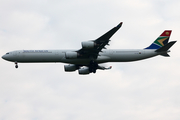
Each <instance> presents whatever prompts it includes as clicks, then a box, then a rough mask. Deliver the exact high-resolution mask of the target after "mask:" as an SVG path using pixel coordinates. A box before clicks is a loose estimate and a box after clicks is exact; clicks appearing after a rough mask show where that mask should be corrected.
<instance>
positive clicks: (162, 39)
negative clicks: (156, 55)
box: [145, 30, 172, 49]
mask: <svg viewBox="0 0 180 120" xmlns="http://www.w3.org/2000/svg"><path fill="white" fill-rule="evenodd" d="M171 32H172V31H171V30H165V31H164V32H163V33H162V34H161V35H160V36H159V37H158V38H157V39H156V40H155V41H154V42H153V43H152V44H151V45H150V46H149V47H147V48H145V49H159V48H161V47H163V46H164V45H166V44H167V43H168V41H169V37H170V35H171Z"/></svg>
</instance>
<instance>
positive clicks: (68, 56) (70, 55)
mask: <svg viewBox="0 0 180 120" xmlns="http://www.w3.org/2000/svg"><path fill="white" fill-rule="evenodd" d="M77 56H78V53H77V52H66V53H65V57H66V59H75V58H77Z"/></svg>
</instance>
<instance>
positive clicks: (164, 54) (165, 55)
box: [161, 53, 170, 57]
mask: <svg viewBox="0 0 180 120" xmlns="http://www.w3.org/2000/svg"><path fill="white" fill-rule="evenodd" d="M161 55H162V56H164V57H170V55H168V54H167V53H162V54H161Z"/></svg>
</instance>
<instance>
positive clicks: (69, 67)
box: [64, 64, 78, 72]
mask: <svg viewBox="0 0 180 120" xmlns="http://www.w3.org/2000/svg"><path fill="white" fill-rule="evenodd" d="M77 69H78V67H77V66H76V65H73V64H69V65H64V70H65V71H66V72H72V71H76V70H77Z"/></svg>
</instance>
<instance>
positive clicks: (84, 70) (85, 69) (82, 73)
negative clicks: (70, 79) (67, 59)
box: [78, 67, 90, 75]
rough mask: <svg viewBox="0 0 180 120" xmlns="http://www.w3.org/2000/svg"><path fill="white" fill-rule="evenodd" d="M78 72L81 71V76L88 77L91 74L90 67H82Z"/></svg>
mask: <svg viewBox="0 0 180 120" xmlns="http://www.w3.org/2000/svg"><path fill="white" fill-rule="evenodd" d="M78 71H79V74H80V75H87V74H89V73H90V72H89V68H88V67H82V68H80V69H79V70H78Z"/></svg>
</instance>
